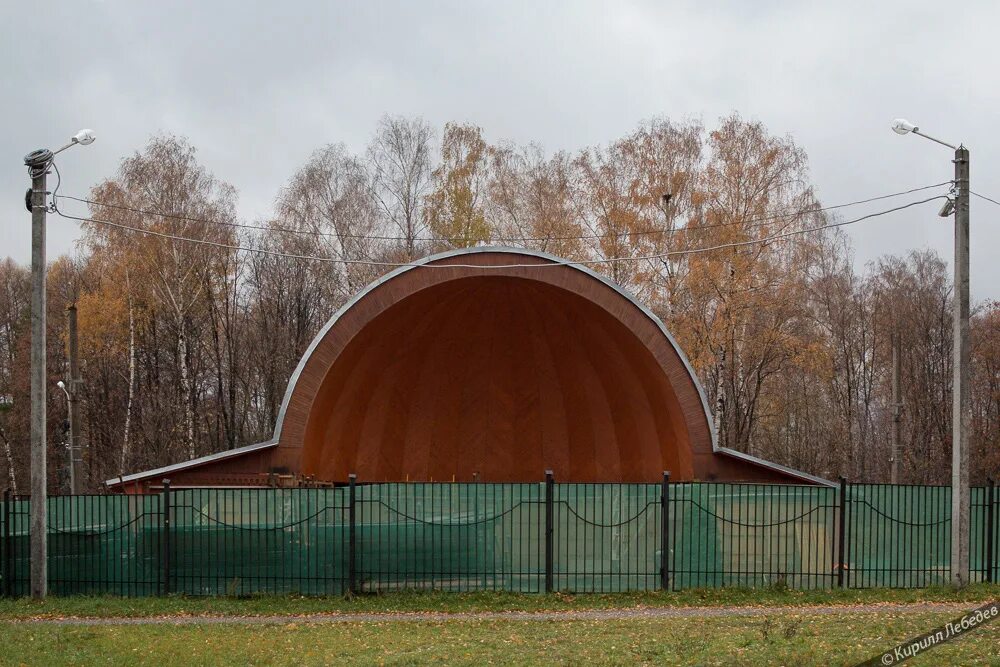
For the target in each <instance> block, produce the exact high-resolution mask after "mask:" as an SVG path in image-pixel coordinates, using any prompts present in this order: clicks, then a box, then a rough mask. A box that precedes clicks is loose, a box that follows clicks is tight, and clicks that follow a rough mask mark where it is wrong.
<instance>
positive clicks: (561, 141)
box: [0, 0, 1000, 301]
mask: <svg viewBox="0 0 1000 667" xmlns="http://www.w3.org/2000/svg"><path fill="white" fill-rule="evenodd" d="M0 8H2V20H0V94H2V98H0V99H2V102H3V103H2V104H0V127H3V128H5V131H3V132H2V133H0V155H2V156H5V157H4V159H2V160H0V225H2V229H3V233H2V234H0V256H10V257H13V258H14V259H15V260H16V261H18V262H22V263H27V262H28V261H29V259H30V216H29V214H28V213H27V211H25V209H24V203H23V202H24V190H25V189H26V188H27V186H28V176H27V171H26V169H25V168H24V166H23V161H22V158H23V156H24V155H25V154H26V153H28V152H30V151H31V150H33V149H35V148H40V147H50V148H57V147H59V146H61V145H63V144H64V143H65V142H66V141H67V140H68V138H69V137H70V136H72V135H73V134H74V133H75V132H76V131H77V130H78V129H80V128H84V127H87V128H92V129H93V130H94V131H95V132H96V134H97V137H98V138H97V141H96V142H95V143H94V144H92V145H90V146H87V147H80V146H77V147H74V148H72V149H71V150H68V151H66V152H65V153H64V154H61V155H60V157H59V166H60V170H61V173H62V189H61V192H62V193H64V194H74V195H85V194H86V192H87V191H88V190H89V188H90V187H91V186H92V185H94V184H96V183H98V182H99V181H101V180H103V179H104V178H107V177H109V176H113V175H114V174H115V172H116V170H117V168H118V164H119V162H120V161H121V159H122V158H123V157H125V156H128V155H131V154H133V153H134V152H135V151H137V150H140V149H141V148H142V147H143V146H144V145H145V143H146V142H147V141H148V139H149V138H150V137H151V136H152V135H154V134H157V133H164V132H165V133H172V134H178V135H182V136H184V137H187V138H188V139H189V140H190V141H191V142H192V144H193V145H195V146H196V147H197V148H198V151H199V153H198V154H199V159H200V160H201V161H202V163H203V164H205V165H206V166H207V167H208V168H209V169H210V170H211V171H212V172H213V173H214V174H215V175H216V176H218V177H220V178H222V179H224V180H226V181H228V182H229V183H231V184H233V185H234V186H235V187H236V188H237V189H238V191H239V206H238V210H239V213H240V215H241V216H242V217H243V218H245V219H247V220H257V219H260V218H263V217H265V216H267V215H268V213H269V212H270V210H271V207H272V204H273V201H274V198H275V196H276V194H277V192H278V190H279V188H281V187H282V186H283V185H284V184H285V183H286V182H287V181H288V179H289V178H290V177H291V175H292V174H293V173H294V172H295V171H296V170H297V169H298V168H299V167H300V166H301V165H302V164H303V163H304V162H305V161H306V159H307V158H308V156H309V154H310V153H312V151H313V150H315V149H316V148H319V147H320V146H323V145H326V144H329V143H335V142H343V143H344V144H346V145H347V147H348V148H349V149H351V150H354V151H361V150H363V148H364V146H365V144H366V143H367V142H368V140H369V139H370V138H371V136H372V134H373V132H374V130H375V125H376V123H377V121H378V119H379V117H380V116H382V115H383V114H386V113H388V114H400V115H406V116H421V117H423V118H424V119H426V120H427V121H429V122H430V123H431V124H432V125H434V126H435V127H436V128H438V129H439V131H440V128H441V127H443V125H444V123H445V122H447V121H461V122H471V123H475V124H477V125H479V126H481V127H482V128H483V129H484V133H485V135H486V138H487V139H488V140H490V141H500V140H511V141H515V142H519V143H528V142H536V143H538V144H540V145H542V146H543V147H544V148H545V149H546V150H547V151H556V150H569V151H574V150H577V149H580V148H582V147H584V146H588V145H594V144H606V143H608V142H610V141H613V140H614V139H616V138H618V137H620V136H623V135H624V134H626V133H628V132H630V131H631V130H633V129H634V128H635V127H636V126H637V124H639V123H640V122H641V121H643V120H646V119H649V118H652V117H656V116H664V117H668V118H672V119H677V120H683V119H687V118H696V119H701V120H702V121H703V122H705V123H706V125H708V126H711V125H713V124H714V123H715V122H716V121H717V119H718V118H720V117H721V116H724V115H727V114H729V113H731V112H733V111H736V112H738V113H740V114H741V115H742V116H744V117H745V118H749V119H753V120H759V121H761V122H763V123H764V124H765V125H766V126H767V127H768V129H769V130H770V131H771V132H772V133H773V134H776V135H782V136H784V135H788V136H790V137H792V138H793V139H794V140H795V141H796V143H797V144H798V145H799V146H801V147H802V148H803V149H805V151H806V152H807V154H808V156H809V163H810V168H811V174H812V179H813V183H814V184H815V186H816V191H817V194H818V196H819V198H820V200H821V201H822V202H823V203H824V204H826V205H830V204H839V203H842V202H847V201H852V200H856V199H861V198H866V197H870V196H877V195H881V194H886V193H890V192H896V191H900V190H905V189H908V188H912V187H918V186H922V185H928V184H932V183H938V182H941V181H946V180H949V179H951V178H952V176H953V169H954V168H953V165H952V162H951V159H952V154H951V152H950V151H949V150H948V149H947V148H944V147H942V146H939V145H937V144H934V143H931V142H929V141H926V140H923V139H921V138H919V137H916V136H913V135H910V136H906V137H900V136H897V135H896V134H894V133H893V132H892V131H891V130H890V122H891V121H892V119H893V118H896V117H900V116H902V117H906V118H908V119H909V120H911V121H913V122H914V123H916V124H918V125H919V126H920V128H921V130H922V131H925V132H927V133H929V134H931V135H933V136H937V137H940V138H941V139H944V140H945V141H947V142H948V143H964V144H965V145H966V146H968V147H969V149H970V151H971V160H970V163H971V182H972V189H973V190H974V191H976V192H980V193H982V194H984V195H987V196H990V197H992V198H994V199H997V200H1000V138H998V132H997V130H996V122H997V121H996V118H997V115H998V110H1000V85H998V84H1000V78H998V75H997V70H996V67H997V56H998V53H1000V51H998V38H997V34H996V26H997V25H1000V3H998V2H996V1H995V0H965V1H963V2H961V3H951V4H949V5H947V6H946V5H945V3H941V2H926V3H922V2H917V1H913V0H911V1H910V2H889V1H880V2H873V1H872V0H867V1H865V2H851V1H839V2H808V1H804V0H798V1H796V2H784V3H780V2H774V1H767V0H761V1H754V2H749V1H746V2H735V1H734V2H708V1H700V2H674V1H665V0H660V1H654V2H639V1H634V2H624V1H620V2H583V1H574V2H555V1H546V2H539V1H537V0H535V1H533V2H517V1H505V2H495V1H484V2H476V1H471V0H462V1H456V2H441V1H430V0H425V1H423V2H342V3H334V2H318V1H317V2H295V1H292V0H283V1H282V2H280V3H279V2H267V3H265V2H255V3H251V2H245V1H244V2H223V1H212V2H179V1H177V2H163V1H158V2H139V1H136V0H132V1H130V2H111V1H107V2H100V1H90V2H87V1H77V2H59V1H53V0H46V2H23V1H21V0H18V1H14V0H0ZM913 198H922V197H918V196H917V195H913V196H911V197H910V198H906V197H904V198H901V199H899V200H898V203H904V202H906V201H909V200H910V199H913ZM892 203H896V200H894V201H893V202H892ZM69 204H70V202H65V203H64V208H69ZM79 206H80V205H77V207H78V208H74V209H73V210H74V211H75V212H78V213H80V212H83V211H84V209H82V208H79ZM888 207H889V205H887V204H886V203H885V202H880V203H878V204H873V205H870V206H866V207H858V208H856V209H854V208H852V209H847V211H846V212H845V215H849V216H853V214H855V213H857V214H858V215H861V214H864V213H868V212H872V211H876V210H881V209H883V208H888ZM937 209H938V204H936V203H935V204H927V205H925V206H922V207H917V208H913V209H909V210H907V211H905V212H900V213H895V214H892V215H889V216H884V217H880V218H877V219H876V220H874V221H872V222H869V223H862V224H860V225H856V226H853V227H849V228H847V229H849V230H850V231H849V233H850V236H851V237H852V239H853V242H854V252H855V262H856V266H857V267H858V269H859V270H860V269H863V268H864V265H865V264H866V263H867V262H870V261H872V260H874V259H877V258H878V257H880V256H882V255H885V254H889V253H897V254H898V253H905V252H908V251H909V250H913V249H923V248H934V249H936V250H937V251H938V252H939V253H941V255H942V256H943V257H945V258H947V259H949V261H950V258H951V256H952V235H953V231H952V223H951V221H950V220H946V219H942V218H939V217H938V216H937ZM49 219H50V223H49V228H48V244H49V245H48V252H49V257H50V258H54V257H56V256H57V255H59V254H61V253H65V252H70V251H72V250H73V247H74V241H75V239H77V238H78V237H79V230H78V228H77V227H76V226H75V223H73V222H70V221H68V220H63V219H59V218H56V217H54V216H50V218H49ZM998 222H1000V206H997V205H994V204H990V203H988V202H985V201H983V200H980V199H976V198H973V201H972V207H971V225H972V231H971V239H972V241H971V276H972V278H971V280H972V297H973V300H974V301H980V300H983V299H1000V261H997V259H995V257H996V255H997V251H998V250H1000V224H998Z"/></svg>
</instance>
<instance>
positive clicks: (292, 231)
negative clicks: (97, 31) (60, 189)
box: [59, 181, 951, 244]
mask: <svg viewBox="0 0 1000 667" xmlns="http://www.w3.org/2000/svg"><path fill="white" fill-rule="evenodd" d="M943 185H951V181H943V182H941V183H934V184H933V185H924V186H922V187H919V188H912V189H910V190H903V191H901V192H893V193H890V194H887V195H879V196H877V197H869V198H867V199H858V200H856V201H851V202H846V203H843V204H834V205H832V206H823V207H818V208H805V209H801V210H798V211H792V212H787V213H778V214H775V215H771V216H765V217H759V218H748V219H746V220H742V221H739V222H720V223H714V224H708V225H695V226H693V227H692V226H688V227H680V228H674V229H647V230H639V231H625V232H608V233H606V234H584V235H579V236H543V237H516V236H511V237H505V239H504V240H507V241H518V242H521V243H538V242H543V241H587V240H601V239H606V238H613V237H614V238H618V237H630V236H645V235H650V234H666V235H670V234H675V233H678V232H682V231H696V230H700V229H714V228H718V227H732V226H736V225H743V226H746V227H750V228H755V227H763V226H765V225H766V224H767V223H769V222H773V221H775V220H781V219H783V218H793V217H797V216H800V215H805V214H809V213H821V212H823V211H833V210H836V209H840V208H847V207H850V206H858V205H860V204H869V203H871V202H875V201H881V200H883V199H890V198H893V197H901V196H903V195H908V194H912V193H914V192H920V191H922V190H930V189H931V188H938V187H941V186H943ZM59 196H60V197H62V198H64V199H71V200H73V201H77V202H81V203H84V204H90V205H93V206H103V207H105V208H110V209H114V210H120V211H129V212H131V213H138V214H141V215H153V216H159V217H162V218H168V219H173V220H183V221H186V222H197V223H203V224H210V225H219V226H224V227H232V228H237V229H253V230H258V231H264V232H277V233H282V234H300V235H305V236H323V237H331V238H341V239H356V240H369V241H406V240H408V239H407V237H405V236H382V235H369V234H339V233H336V232H323V231H318V230H309V229H294V228H290V227H278V226H274V225H271V226H265V225H251V224H248V223H241V222H226V221H223V220H209V219H206V218H193V217H190V216H184V215H178V214H173V213H163V212H161V211H151V210H147V209H141V208H136V207H132V206H124V205H122V204H108V203H105V202H100V201H95V200H92V199H87V198H85V197H74V196H72V195H59ZM754 223H759V224H754ZM416 240H419V241H427V242H432V243H433V242H439V243H452V244H453V243H455V241H464V240H466V239H464V238H461V237H456V238H443V237H442V238H437V237H430V238H420V239H416Z"/></svg>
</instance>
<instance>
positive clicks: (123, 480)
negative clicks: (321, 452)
mask: <svg viewBox="0 0 1000 667" xmlns="http://www.w3.org/2000/svg"><path fill="white" fill-rule="evenodd" d="M277 446H278V441H277V440H267V441H265V442H257V443H254V444H252V445H244V446H242V447H237V448H235V449H227V450H225V451H222V452H216V453H215V454H209V455H207V456H199V457H198V458H196V459H189V460H187V461H181V462H180V463H174V464H172V465H168V466H163V467H162V468H154V469H153V470H147V471H145V472H137V473H133V474H131V475H123V476H121V477H115V478H113V479H109V480H107V481H105V482H104V485H105V486H120V485H122V484H128V483H130V482H138V481H140V480H143V479H149V478H150V477H159V476H160V475H168V474H170V473H172V472H176V471H178V470H188V469H190V468H196V467H198V466H200V465H204V464H206V463H214V462H215V461H222V460H224V459H228V458H232V457H234V456H241V455H243V454H249V453H250V452H256V451H258V450H261V449H268V448H269V447H277Z"/></svg>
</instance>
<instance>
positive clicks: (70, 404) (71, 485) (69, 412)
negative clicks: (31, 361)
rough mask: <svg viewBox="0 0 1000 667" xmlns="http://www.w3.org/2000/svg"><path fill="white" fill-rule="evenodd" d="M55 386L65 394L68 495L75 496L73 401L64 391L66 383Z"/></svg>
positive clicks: (61, 382)
mask: <svg viewBox="0 0 1000 667" xmlns="http://www.w3.org/2000/svg"><path fill="white" fill-rule="evenodd" d="M56 386H57V387H59V388H60V389H62V392H63V393H64V394H66V406H67V408H66V410H67V415H66V417H67V419H66V421H67V423H68V424H69V425H70V432H69V444H67V445H66V449H67V451H68V454H69V492H70V494H73V495H75V494H76V455H75V450H76V437H75V436H76V434H75V433H74V432H73V416H74V415H73V408H74V405H73V404H74V402H75V401H74V400H73V397H72V396H71V395H70V393H69V391H68V390H67V389H66V383H65V382H63V381H62V380H59V382H56Z"/></svg>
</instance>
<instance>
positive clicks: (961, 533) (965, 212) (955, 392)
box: [892, 118, 972, 587]
mask: <svg viewBox="0 0 1000 667" xmlns="http://www.w3.org/2000/svg"><path fill="white" fill-rule="evenodd" d="M892 131H893V132H895V133H896V134H900V135H905V134H910V133H911V132H912V133H913V134H916V135H917V136H920V137H923V138H924V139H929V140H930V141H933V142H934V143H936V144H941V145H942V146H947V147H948V148H950V149H952V150H953V151H955V159H954V160H953V162H954V164H955V182H954V193H955V202H954V213H955V299H954V302H953V305H952V373H953V376H952V386H951V394H952V400H951V583H952V585H953V586H955V587H961V586H965V585H966V584H968V583H969V431H970V430H971V428H972V400H971V395H970V392H971V383H970V382H969V356H970V355H969V350H970V347H969V149H967V148H966V147H965V146H963V145H961V144H959V145H958V146H955V145H953V144H949V143H948V142H946V141H941V140H940V139H935V138H934V137H932V136H930V135H928V134H926V133H924V132H921V131H920V128H919V127H917V126H916V125H914V124H913V123H911V122H910V121H908V120H906V119H905V118H897V119H896V120H894V121H892ZM949 211H950V208H949V206H948V205H945V207H944V208H942V209H941V213H939V215H941V216H942V217H947V216H948V214H949Z"/></svg>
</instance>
